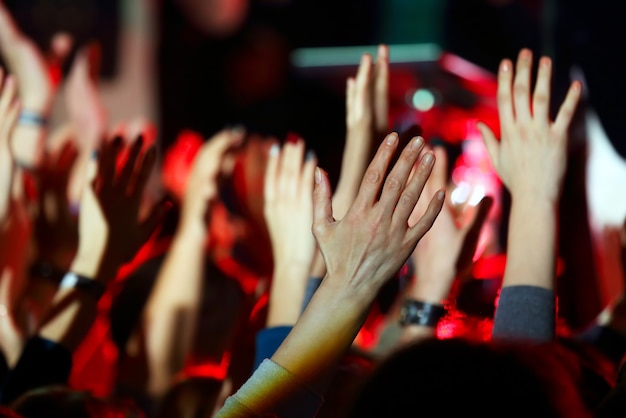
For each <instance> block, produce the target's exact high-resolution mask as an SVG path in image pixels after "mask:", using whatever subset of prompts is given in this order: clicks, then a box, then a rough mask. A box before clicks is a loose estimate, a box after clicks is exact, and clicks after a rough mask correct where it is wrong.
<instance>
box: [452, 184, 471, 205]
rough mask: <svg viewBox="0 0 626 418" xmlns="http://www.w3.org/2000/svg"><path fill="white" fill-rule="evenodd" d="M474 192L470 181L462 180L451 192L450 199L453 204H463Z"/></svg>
mask: <svg viewBox="0 0 626 418" xmlns="http://www.w3.org/2000/svg"><path fill="white" fill-rule="evenodd" d="M471 194H472V186H470V184H469V183H467V182H465V181H463V182H461V183H460V184H459V185H458V186H457V187H456V188H455V189H454V190H453V191H452V193H451V194H450V199H451V201H452V204H453V205H462V204H463V203H465V202H467V199H469V197H470V195H471Z"/></svg>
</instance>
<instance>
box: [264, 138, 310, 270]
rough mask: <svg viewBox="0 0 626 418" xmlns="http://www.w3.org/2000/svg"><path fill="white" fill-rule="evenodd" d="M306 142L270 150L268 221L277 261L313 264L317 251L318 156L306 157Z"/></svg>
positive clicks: (268, 162) (266, 209)
mask: <svg viewBox="0 0 626 418" xmlns="http://www.w3.org/2000/svg"><path fill="white" fill-rule="evenodd" d="M304 148H305V145H304V141H302V140H298V141H297V142H296V143H295V144H294V143H287V144H285V146H284V147H283V150H282V151H281V150H280V148H279V146H278V145H274V146H273V147H272V148H271V150H270V155H269V158H268V161H267V168H266V171H265V188H264V190H265V196H264V197H265V207H264V213H265V221H266V223H267V227H268V229H269V234H270V238H271V240H272V253H273V255H274V264H275V265H276V264H281V263H289V264H298V265H304V266H305V267H306V269H307V272H308V268H309V267H310V264H311V260H312V258H313V253H314V250H315V239H314V238H313V234H312V233H311V225H313V201H312V199H313V174H314V171H315V167H316V165H317V160H316V158H315V156H314V155H312V154H309V155H307V159H306V161H304V162H303V157H304Z"/></svg>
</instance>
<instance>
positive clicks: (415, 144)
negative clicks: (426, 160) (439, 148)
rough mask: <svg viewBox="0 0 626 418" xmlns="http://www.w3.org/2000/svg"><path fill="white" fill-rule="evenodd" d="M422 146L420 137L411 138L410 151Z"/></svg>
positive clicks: (422, 139)
mask: <svg viewBox="0 0 626 418" xmlns="http://www.w3.org/2000/svg"><path fill="white" fill-rule="evenodd" d="M422 145H424V138H422V137H421V136H417V137H415V138H413V141H412V142H411V148H412V149H414V150H417V149H420V148H421V147H422Z"/></svg>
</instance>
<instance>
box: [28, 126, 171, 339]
mask: <svg viewBox="0 0 626 418" xmlns="http://www.w3.org/2000/svg"><path fill="white" fill-rule="evenodd" d="M142 146H143V141H142V140H141V138H138V139H137V140H135V142H134V143H133V145H132V146H131V147H130V148H129V150H128V155H127V158H126V160H125V162H124V163H123V165H122V167H121V169H120V170H116V164H117V161H118V156H119V155H120V153H121V152H122V149H123V140H122V138H116V139H115V140H114V141H111V142H109V143H108V144H105V145H104V146H103V148H102V150H101V152H100V155H99V157H98V161H97V164H96V161H93V162H92V167H91V168H90V170H92V172H91V175H90V178H91V179H93V181H91V183H90V185H89V186H88V187H87V188H85V191H84V193H83V196H82V199H81V208H80V216H79V234H78V236H79V242H78V250H77V253H76V256H75V258H74V260H73V261H72V264H71V266H70V271H69V273H68V274H67V275H66V276H65V277H64V279H63V280H62V282H61V285H60V287H59V290H58V292H57V294H56V296H55V299H54V301H53V307H52V308H51V312H50V314H49V315H48V318H47V320H46V321H45V322H44V324H43V325H42V327H41V329H40V331H39V335H40V336H42V337H43V338H46V339H48V340H50V341H55V342H57V343H59V344H62V345H64V346H65V347H67V348H68V349H69V350H70V351H71V350H74V348H76V347H77V345H78V344H79V343H80V342H81V341H82V339H83V337H84V335H85V334H86V332H87V331H88V330H89V327H90V326H91V323H92V321H93V318H94V315H95V312H96V305H97V303H96V302H97V299H98V296H99V294H101V293H102V292H103V291H104V289H105V286H106V285H107V283H108V282H109V281H111V280H112V279H114V278H115V276H116V274H117V270H118V269H119V268H120V267H121V266H122V264H124V263H126V262H128V261H130V259H131V258H132V257H133V256H134V255H135V253H136V252H137V251H138V250H139V248H140V247H141V246H142V245H143V244H144V243H145V242H146V240H147V239H148V238H149V237H150V235H151V234H152V232H153V231H154V229H155V228H156V226H157V224H158V222H159V221H160V219H161V217H162V215H163V211H164V207H163V205H162V204H160V205H156V206H155V207H153V208H152V210H151V211H150V213H149V214H148V216H147V217H146V218H145V219H143V220H141V219H139V207H140V203H141V197H142V195H143V190H144V187H145V184H146V181H147V179H148V175H149V173H150V171H151V170H152V167H153V165H154V163H155V159H156V150H155V149H154V148H150V149H149V150H148V151H146V152H142ZM96 165H97V167H96ZM96 171H97V174H96Z"/></svg>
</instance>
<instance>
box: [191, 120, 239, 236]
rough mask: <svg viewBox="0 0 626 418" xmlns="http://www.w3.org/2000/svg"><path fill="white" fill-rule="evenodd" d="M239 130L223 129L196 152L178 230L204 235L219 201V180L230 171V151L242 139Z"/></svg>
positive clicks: (231, 159) (232, 161)
mask: <svg viewBox="0 0 626 418" xmlns="http://www.w3.org/2000/svg"><path fill="white" fill-rule="evenodd" d="M244 135H245V132H244V131H243V130H242V129H231V130H223V131H221V132H219V133H218V134H217V135H215V136H214V137H213V138H211V139H209V140H208V141H207V142H206V143H205V144H204V145H203V146H202V148H201V149H200V151H198V153H197V154H196V158H195V160H194V163H193V168H192V170H191V174H190V176H189V180H188V182H187V185H186V187H185V195H184V198H183V208H182V214H181V230H183V231H189V232H191V233H194V234H200V235H201V236H205V234H206V232H207V223H206V221H207V216H208V214H209V213H210V209H211V204H212V202H213V201H214V200H215V199H217V198H218V193H219V179H220V177H221V176H222V175H224V174H226V172H227V171H231V170H232V164H233V163H234V159H233V158H231V157H232V156H233V154H232V152H233V151H234V150H235V149H236V147H237V146H239V145H240V144H241V143H242V141H243V138H244Z"/></svg>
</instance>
